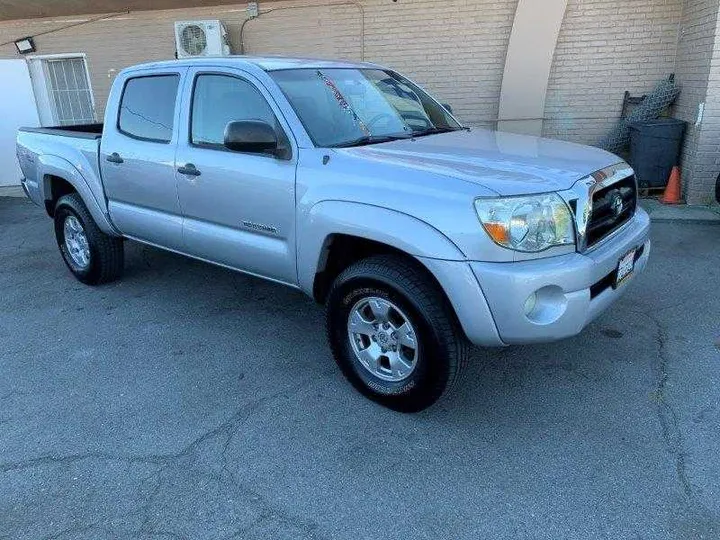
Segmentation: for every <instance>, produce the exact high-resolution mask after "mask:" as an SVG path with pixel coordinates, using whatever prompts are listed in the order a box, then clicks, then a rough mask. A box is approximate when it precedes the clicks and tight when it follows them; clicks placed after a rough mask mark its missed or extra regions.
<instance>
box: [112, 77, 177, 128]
mask: <svg viewBox="0 0 720 540" xmlns="http://www.w3.org/2000/svg"><path fill="white" fill-rule="evenodd" d="M179 81H180V77H179V76H177V75H159V76H155V77H138V78H135V79H128V81H127V83H126V84H125V91H124V92H123V96H122V100H121V102H120V117H119V119H118V127H119V128H120V131H122V132H123V133H125V134H127V135H130V136H132V137H139V138H141V139H149V140H152V141H162V142H169V141H170V140H171V139H172V132H173V124H174V121H175V98H176V96H177V89H178V83H179Z"/></svg>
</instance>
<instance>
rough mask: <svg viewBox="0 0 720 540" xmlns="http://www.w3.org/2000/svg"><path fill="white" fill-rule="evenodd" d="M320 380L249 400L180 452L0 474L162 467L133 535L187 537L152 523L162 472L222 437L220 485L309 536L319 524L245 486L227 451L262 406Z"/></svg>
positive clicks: (31, 464)
mask: <svg viewBox="0 0 720 540" xmlns="http://www.w3.org/2000/svg"><path fill="white" fill-rule="evenodd" d="M318 380H319V378H318V377H313V378H311V379H307V380H305V381H303V382H301V383H298V384H296V385H293V386H291V387H289V388H286V389H283V390H281V391H278V392H275V393H273V394H270V395H267V396H264V397H261V398H257V399H255V400H253V401H250V402H249V403H246V404H245V405H243V406H242V407H240V408H239V409H237V410H236V411H235V412H234V413H233V414H232V415H231V416H230V417H229V418H228V419H227V420H225V421H224V422H222V423H221V424H220V425H218V426H216V427H215V428H213V429H211V430H209V431H206V432H204V433H202V434H201V435H200V436H198V437H197V438H196V439H194V440H193V441H192V442H191V443H190V444H188V445H187V446H185V447H184V448H183V449H182V450H180V451H179V452H175V453H166V454H145V455H124V454H114V453H107V452H85V453H80V454H71V455H64V456H56V455H45V456H40V457H37V458H33V459H28V460H23V461H15V462H6V463H2V464H0V473H8V472H12V471H22V470H28V469H34V468H38V467H45V466H54V465H71V464H75V463H78V462H81V461H86V460H101V461H112V462H120V463H125V464H146V465H147V464H151V465H158V466H159V468H158V469H157V470H156V471H154V472H153V474H152V475H151V476H150V477H148V479H150V478H153V477H154V478H155V485H154V487H153V488H152V490H151V491H150V493H149V495H148V496H147V497H146V499H145V501H144V502H143V504H142V505H141V506H140V508H139V509H138V511H137V512H134V514H136V515H140V516H142V522H141V524H140V527H139V528H137V529H135V531H134V532H133V534H134V535H135V536H137V537H144V536H148V535H149V536H165V537H167V538H177V539H185V538H186V537H185V536H183V535H182V534H181V533H179V532H175V531H172V530H169V529H168V528H167V524H164V525H165V526H164V527H162V528H158V527H157V526H156V525H154V524H153V523H152V521H153V519H154V517H155V516H153V514H152V509H153V505H154V504H155V502H156V501H157V498H158V497H159V496H160V494H161V492H162V489H163V485H164V484H165V480H164V478H163V473H164V472H166V471H168V470H169V469H171V468H174V467H176V466H181V464H178V461H179V460H182V459H184V458H189V457H194V456H195V455H196V453H197V452H198V451H199V450H200V449H201V448H202V447H203V446H204V445H205V444H206V443H209V442H211V441H213V440H216V439H220V440H221V441H222V451H221V453H220V459H221V474H220V475H217V474H215V475H213V476H214V480H215V481H216V482H218V483H219V484H223V483H225V482H226V480H225V479H224V478H223V474H224V475H225V477H226V478H228V479H229V483H230V485H232V486H233V487H234V488H235V489H238V490H240V491H241V492H242V493H243V495H245V496H247V499H248V501H249V502H252V503H254V504H256V505H258V506H259V507H260V509H261V510H260V512H261V517H263V520H264V519H268V518H269V517H274V518H279V519H280V520H281V521H282V522H283V523H287V524H293V525H295V526H296V527H297V528H298V529H299V530H301V531H303V532H305V534H306V536H307V534H309V533H310V532H312V531H315V530H316V529H317V524H316V523H314V522H310V523H307V522H305V521H303V520H302V519H300V518H296V517H294V516H291V515H290V514H287V513H285V512H283V511H282V510H280V509H276V508H273V505H272V503H271V502H270V501H268V500H267V499H265V498H264V497H262V496H261V495H260V494H259V493H257V492H255V491H253V490H252V489H251V488H250V487H248V486H247V485H243V484H241V483H240V482H238V481H237V479H236V478H235V475H234V474H233V473H232V471H231V470H230V468H229V467H230V465H229V463H228V457H227V454H228V452H229V449H230V445H231V443H232V440H233V438H234V437H235V436H236V435H237V433H238V432H239V431H240V429H241V427H242V426H243V425H244V424H245V423H246V422H247V420H248V419H249V418H250V417H251V415H252V414H254V413H255V412H256V411H257V410H258V409H259V408H260V407H262V406H263V405H264V404H267V403H269V402H272V401H274V400H275V399H277V398H281V397H289V396H292V395H294V394H296V393H299V392H300V391H302V390H303V389H305V388H306V387H308V386H309V385H311V384H313V383H317V382H318ZM146 480H147V479H146ZM261 521H262V520H258V521H256V522H253V523H252V524H251V525H250V528H252V527H255V526H257V525H258V524H259V523H260V522H261ZM97 529H98V525H97V524H78V525H75V526H73V527H70V528H67V529H64V530H62V531H59V532H57V533H55V534H54V535H52V536H47V537H46V538H48V539H53V538H62V537H63V536H66V535H69V534H77V533H83V532H90V531H92V530H97Z"/></svg>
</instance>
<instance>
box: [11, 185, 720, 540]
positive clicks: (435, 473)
mask: <svg viewBox="0 0 720 540" xmlns="http://www.w3.org/2000/svg"><path fill="white" fill-rule="evenodd" d="M652 238H653V241H654V245H653V249H652V253H651V256H650V263H649V265H648V268H647V270H646V272H645V273H644V274H643V275H642V276H641V277H640V278H639V279H637V280H636V281H635V282H634V283H632V284H631V285H630V286H629V289H628V291H627V294H626V295H625V296H624V298H623V299H622V300H621V301H620V302H619V303H617V304H616V305H614V306H613V307H612V308H611V309H610V311H609V312H607V313H605V314H604V315H603V316H602V317H601V318H600V319H598V320H597V321H596V322H595V323H593V324H592V325H591V326H590V327H589V328H587V329H586V330H585V331H584V332H583V333H582V334H581V335H580V336H577V337H575V338H573V339H569V340H566V341H563V342H560V343H555V344H549V345H536V346H527V347H514V348H507V349H502V350H477V351H476V352H475V353H474V359H473V362H472V363H471V366H470V368H469V370H468V373H467V377H466V380H465V382H464V383H463V385H462V387H461V388H460V389H459V391H458V393H457V395H456V396H455V397H454V398H453V399H450V400H447V401H444V402H442V403H440V404H439V405H437V406H435V407H433V408H431V409H429V410H427V411H425V412H423V413H421V414H416V415H404V414H399V413H394V412H392V411H389V410H386V409H383V408H382V407H380V406H378V405H376V404H374V403H372V402H370V401H368V400H366V399H364V398H363V397H362V396H360V395H359V394H358V393H357V392H355V391H354V390H353V389H352V388H351V386H350V385H349V384H347V383H346V382H345V381H344V379H343V378H342V376H341V374H340V373H339V371H338V369H337V368H336V366H335V364H334V362H333V360H332V358H331V356H330V354H329V352H328V348H327V346H326V343H325V337H324V331H323V311H322V308H321V307H319V306H317V305H315V304H314V303H313V302H312V301H311V300H309V299H307V298H305V297H304V296H303V295H301V294H300V293H298V292H295V291H292V290H289V289H287V288H283V287H281V286H278V285H274V284H272V283H268V282H264V281H261V280H258V279H255V278H251V277H246V276H243V275H240V274H236V273H232V272H230V271H227V270H224V269H220V268H216V267H212V266H209V265H206V264H203V263H200V262H195V261H191V260H188V259H185V258H182V257H180V256H176V255H172V254H169V253H164V252H162V251H159V250H156V249H151V248H148V247H143V246H141V245H139V244H135V243H128V244H127V250H126V275H125V277H124V279H123V280H122V281H119V282H117V283H113V284H110V285H107V286H103V287H99V288H89V287H86V286H84V285H82V284H80V283H79V282H77V281H76V280H75V279H74V278H73V277H72V276H71V275H70V273H69V272H68V271H67V269H66V268H65V266H64V265H63V262H62V260H61V257H60V254H59V253H58V251H57V248H56V246H55V241H54V237H53V232H52V222H51V220H50V219H49V218H47V217H46V216H45V215H44V212H43V210H41V209H40V208H38V207H35V206H33V205H32V204H31V203H29V202H28V201H27V200H24V199H11V198H0V538H2V539H12V540H16V539H36V538H54V539H61V540H76V539H93V540H95V539H110V538H137V539H167V538H174V539H205V538H208V539H216V538H239V539H249V540H252V539H258V540H260V539H262V540H276V539H277V540H281V539H288V540H290V539H292V540H298V539H305V538H314V539H338V540H344V539H352V540H361V539H398V540H400V539H402V540H420V539H432V540H436V539H452V540H455V539H465V538H468V539H470V538H472V539H482V540H486V539H513V540H516V539H528V540H536V539H552V540H559V539H578V540H587V539H594V538H599V539H613V540H615V539H626V538H627V539H633V540H637V539H643V540H645V539H708V540H715V539H718V538H720V459H718V458H719V456H720V227H719V226H716V225H702V224H687V223H659V224H655V225H654V226H653V231H652Z"/></svg>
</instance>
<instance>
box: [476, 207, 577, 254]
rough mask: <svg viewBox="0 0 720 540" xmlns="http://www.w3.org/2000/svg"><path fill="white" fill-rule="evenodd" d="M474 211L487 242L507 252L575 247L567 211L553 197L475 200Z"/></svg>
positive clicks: (568, 209)
mask: <svg viewBox="0 0 720 540" xmlns="http://www.w3.org/2000/svg"><path fill="white" fill-rule="evenodd" d="M475 210H476V211H477V215H478V217H479V218H480V223H482V226H483V228H484V229H485V232H487V233H488V235H489V236H490V238H492V239H493V241H495V242H496V243H497V244H500V245H501V246H503V247H506V248H509V249H514V250H516V251H526V252H538V251H543V250H545V249H547V248H549V247H552V246H564V245H568V244H574V243H575V228H574V227H573V220H572V214H571V213H570V208H568V206H567V204H565V201H563V200H562V199H561V198H560V196H559V195H557V194H556V193H546V194H543V195H530V196H522V197H506V198H497V199H496V198H492V199H484V198H483V199H476V200H475Z"/></svg>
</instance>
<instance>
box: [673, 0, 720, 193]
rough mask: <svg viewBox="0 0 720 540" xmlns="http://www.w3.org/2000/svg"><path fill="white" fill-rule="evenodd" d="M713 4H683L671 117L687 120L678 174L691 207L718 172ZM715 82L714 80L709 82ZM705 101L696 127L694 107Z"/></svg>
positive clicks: (718, 73) (719, 96)
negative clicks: (678, 88)
mask: <svg viewBox="0 0 720 540" xmlns="http://www.w3.org/2000/svg"><path fill="white" fill-rule="evenodd" d="M717 24H718V2H717V0H686V2H685V7H684V11H683V21H682V26H681V31H680V39H679V42H678V53H677V59H676V68H675V71H676V73H677V79H678V81H679V82H680V84H682V93H681V94H680V98H679V100H678V104H677V106H676V109H675V112H676V114H675V116H676V117H677V118H680V119H682V120H685V121H687V122H688V131H687V134H686V136H685V146H684V150H683V159H682V171H683V181H684V187H685V198H686V199H687V200H688V202H690V203H705V202H709V199H710V198H711V194H712V192H713V187H714V183H715V177H716V176H717V174H718V172H720V168H719V167H718V163H717V154H718V151H720V149H719V148H718V143H719V142H720V118H718V116H719V115H718V113H719V112H720V103H719V102H720V93H719V91H718V89H717V85H718V83H720V67H719V66H718V61H719V60H720V51H718V49H717V45H716V39H715V37H716V27H717ZM713 78H714V82H710V84H708V82H709V81H710V80H711V79H713ZM700 103H706V113H705V115H704V119H703V122H702V123H701V124H700V125H699V126H696V120H697V117H698V106H699V104H700Z"/></svg>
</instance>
